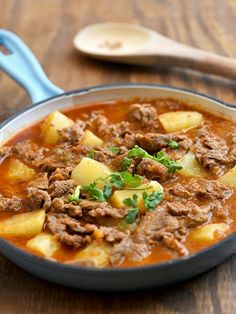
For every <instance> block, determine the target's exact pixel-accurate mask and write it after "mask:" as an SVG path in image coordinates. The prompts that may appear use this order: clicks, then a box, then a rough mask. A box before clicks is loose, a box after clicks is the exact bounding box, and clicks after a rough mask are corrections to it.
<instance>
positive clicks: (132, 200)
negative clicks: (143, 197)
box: [123, 194, 139, 224]
mask: <svg viewBox="0 0 236 314" xmlns="http://www.w3.org/2000/svg"><path fill="white" fill-rule="evenodd" d="M123 204H124V205H125V206H128V207H129V211H128V214H127V215H126V217H125V221H126V222H127V224H132V223H134V222H135V219H136V217H137V215H138V211H139V209H138V195H137V194H133V196H132V197H128V198H126V199H124V200H123Z"/></svg>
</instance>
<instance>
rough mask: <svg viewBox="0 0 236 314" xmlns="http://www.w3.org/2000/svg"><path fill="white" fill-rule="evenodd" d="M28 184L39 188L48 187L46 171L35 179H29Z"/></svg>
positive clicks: (45, 188)
mask: <svg viewBox="0 0 236 314" xmlns="http://www.w3.org/2000/svg"><path fill="white" fill-rule="evenodd" d="M28 186H32V187H36V188H38V189H40V190H47V189H48V175H47V173H46V172H43V173H40V175H39V176H38V178H37V179H35V180H34V181H31V182H30V183H29V184H28Z"/></svg>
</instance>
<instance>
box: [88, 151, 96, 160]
mask: <svg viewBox="0 0 236 314" xmlns="http://www.w3.org/2000/svg"><path fill="white" fill-rule="evenodd" d="M94 152H95V151H94V149H92V150H91V151H90V152H89V153H88V158H91V159H94Z"/></svg>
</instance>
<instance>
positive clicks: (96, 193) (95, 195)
mask: <svg viewBox="0 0 236 314" xmlns="http://www.w3.org/2000/svg"><path fill="white" fill-rule="evenodd" d="M89 196H90V197H91V198H92V199H94V200H96V201H99V202H105V201H106V199H105V197H104V194H103V190H101V189H98V188H92V189H90V190H89Z"/></svg>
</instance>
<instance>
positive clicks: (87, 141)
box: [80, 130, 103, 147]
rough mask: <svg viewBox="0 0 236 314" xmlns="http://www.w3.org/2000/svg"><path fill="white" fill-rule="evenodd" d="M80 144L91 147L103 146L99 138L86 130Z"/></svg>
mask: <svg viewBox="0 0 236 314" xmlns="http://www.w3.org/2000/svg"><path fill="white" fill-rule="evenodd" d="M80 144H82V145H85V146H90V147H95V146H99V145H102V144H103V141H102V140H101V139H100V138H99V137H97V136H96V135H95V134H94V133H93V132H91V131H89V130H86V131H85V132H84V136H83V137H82V139H81V142H80Z"/></svg>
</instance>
